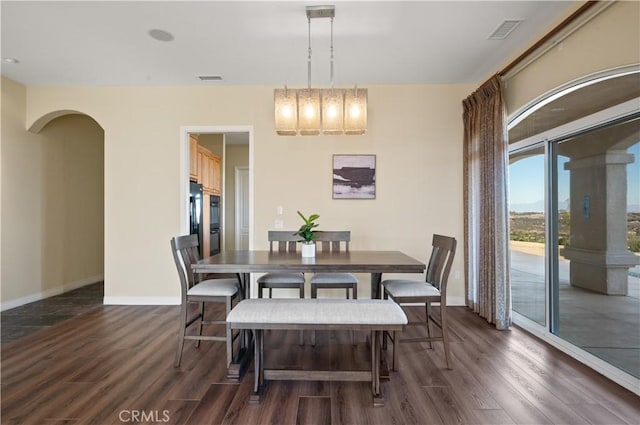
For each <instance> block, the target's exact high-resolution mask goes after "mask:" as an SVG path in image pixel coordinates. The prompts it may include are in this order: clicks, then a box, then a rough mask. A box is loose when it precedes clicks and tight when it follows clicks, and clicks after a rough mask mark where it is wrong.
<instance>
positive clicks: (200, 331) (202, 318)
mask: <svg viewBox="0 0 640 425" xmlns="http://www.w3.org/2000/svg"><path fill="white" fill-rule="evenodd" d="M201 304H202V305H201V306H200V330H199V333H198V335H202V327H203V323H202V322H203V321H204V302H203V303H201ZM199 347H200V340H199V339H198V340H196V348H199Z"/></svg>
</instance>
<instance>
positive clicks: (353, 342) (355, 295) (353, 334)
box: [347, 285, 384, 346]
mask: <svg viewBox="0 0 640 425" xmlns="http://www.w3.org/2000/svg"><path fill="white" fill-rule="evenodd" d="M351 292H352V296H353V299H354V300H357V299H358V290H357V289H356V285H353V286H352V287H351ZM347 299H349V288H347ZM382 339H383V340H384V333H383V334H382ZM351 345H353V346H355V345H356V331H351Z"/></svg>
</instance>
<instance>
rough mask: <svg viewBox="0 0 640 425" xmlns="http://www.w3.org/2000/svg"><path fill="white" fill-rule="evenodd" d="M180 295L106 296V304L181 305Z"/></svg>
mask: <svg viewBox="0 0 640 425" xmlns="http://www.w3.org/2000/svg"><path fill="white" fill-rule="evenodd" d="M181 303H182V300H181V299H180V297H107V296H105V297H104V305H180V304H181Z"/></svg>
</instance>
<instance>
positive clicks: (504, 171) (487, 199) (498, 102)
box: [463, 75, 511, 329]
mask: <svg viewBox="0 0 640 425" xmlns="http://www.w3.org/2000/svg"><path fill="white" fill-rule="evenodd" d="M463 107H464V114H463V120H464V203H465V215H464V220H465V223H464V224H465V242H466V243H465V253H464V255H465V273H466V276H465V292H466V295H465V297H466V303H467V305H468V306H469V307H470V308H472V309H473V310H474V311H475V312H477V313H479V314H480V316H482V317H484V318H486V319H487V321H488V322H490V323H493V324H495V326H496V328H497V329H508V328H509V326H510V325H511V287H510V283H509V222H508V217H509V216H508V209H507V208H508V207H507V183H508V165H507V164H508V162H507V161H508V151H507V147H508V145H507V143H508V142H507V137H506V131H505V130H506V128H505V127H506V124H505V123H506V115H505V108H504V102H503V96H502V81H501V78H500V77H499V76H497V75H496V76H494V77H493V78H491V79H490V80H489V81H487V82H486V83H484V84H483V85H482V86H481V87H480V88H479V89H478V90H476V91H475V92H474V93H472V94H471V95H470V96H469V97H467V98H466V99H465V100H464V101H463Z"/></svg>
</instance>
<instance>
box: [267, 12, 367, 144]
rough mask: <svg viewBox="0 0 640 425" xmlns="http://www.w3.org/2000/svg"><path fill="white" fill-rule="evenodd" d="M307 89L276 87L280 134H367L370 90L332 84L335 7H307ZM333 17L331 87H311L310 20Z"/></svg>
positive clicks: (276, 115)
mask: <svg viewBox="0 0 640 425" xmlns="http://www.w3.org/2000/svg"><path fill="white" fill-rule="evenodd" d="M306 13H307V25H308V41H309V43H308V56H307V88H306V89H299V90H292V89H288V88H287V87H286V86H285V88H284V89H275V90H274V106H275V108H274V109H275V128H276V133H277V134H279V135H286V136H291V135H296V134H300V135H318V134H320V132H321V131H322V134H327V135H339V134H350V135H351V134H364V133H365V132H366V129H367V89H358V87H357V86H355V88H354V89H349V90H345V89H336V88H334V85H333V71H334V53H333V19H334V17H335V6H307V7H306ZM315 18H330V19H331V50H330V51H331V57H330V74H331V87H330V88H329V89H313V88H311V20H312V19H315Z"/></svg>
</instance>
